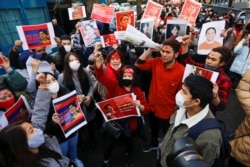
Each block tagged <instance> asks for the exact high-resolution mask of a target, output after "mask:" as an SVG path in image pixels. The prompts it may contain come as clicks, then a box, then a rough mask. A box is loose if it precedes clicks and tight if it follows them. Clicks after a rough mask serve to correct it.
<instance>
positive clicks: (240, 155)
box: [229, 69, 250, 167]
mask: <svg viewBox="0 0 250 167" xmlns="http://www.w3.org/2000/svg"><path fill="white" fill-rule="evenodd" d="M249 87H250V69H248V70H247V71H246V72H245V73H244V75H243V77H242V79H241V80H240V82H239V85H238V86H237V88H236V89H235V92H236V95H237V98H238V100H239V102H240V105H241V107H242V108H243V110H244V111H245V114H246V116H245V118H244V119H243V121H242V122H241V124H240V125H239V127H238V128H237V129H236V131H235V133H234V139H233V140H231V142H230V144H231V147H232V153H231V156H232V157H233V158H235V159H236V160H237V161H238V162H239V163H241V165H240V164H234V163H233V162H231V160H229V167H234V166H239V167H241V166H243V165H244V166H249V163H250V157H249V150H250V147H249V141H250V136H249V111H250V110H249V109H250V103H249V98H250V92H249Z"/></svg>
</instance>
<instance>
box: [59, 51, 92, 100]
mask: <svg viewBox="0 0 250 167" xmlns="http://www.w3.org/2000/svg"><path fill="white" fill-rule="evenodd" d="M71 55H73V56H75V57H77V59H78V60H79V61H80V59H79V57H78V55H77V54H76V53H74V52H69V53H67V54H66V56H65V58H64V70H63V77H64V78H63V84H64V85H65V87H67V88H68V89H69V90H70V91H73V90H75V85H74V82H73V80H72V75H73V73H72V70H71V68H70V67H69V57H70V56H71ZM77 76H78V78H79V82H80V86H81V89H82V94H84V95H86V94H87V93H88V90H89V86H90V83H89V82H88V77H87V74H86V72H85V71H84V69H83V67H82V64H81V65H80V67H79V69H78V71H77Z"/></svg>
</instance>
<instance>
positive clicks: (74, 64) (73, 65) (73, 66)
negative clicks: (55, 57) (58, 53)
mask: <svg viewBox="0 0 250 167" xmlns="http://www.w3.org/2000/svg"><path fill="white" fill-rule="evenodd" d="M80 65H81V64H80V63H79V61H78V60H74V61H72V62H70V63H69V67H70V68H71V70H73V71H77V70H78V69H79V67H80Z"/></svg>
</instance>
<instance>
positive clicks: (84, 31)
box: [80, 20, 101, 47]
mask: <svg viewBox="0 0 250 167" xmlns="http://www.w3.org/2000/svg"><path fill="white" fill-rule="evenodd" d="M80 32H81V35H82V38H83V41H84V44H85V46H86V47H91V46H94V45H95V43H96V42H101V37H100V32H99V30H98V27H97V24H96V21H95V20H86V21H82V22H81V26H80Z"/></svg>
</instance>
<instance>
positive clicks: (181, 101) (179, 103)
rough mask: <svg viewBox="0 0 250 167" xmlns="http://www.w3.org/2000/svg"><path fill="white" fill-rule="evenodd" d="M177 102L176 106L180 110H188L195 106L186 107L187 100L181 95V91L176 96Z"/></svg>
mask: <svg viewBox="0 0 250 167" xmlns="http://www.w3.org/2000/svg"><path fill="white" fill-rule="evenodd" d="M175 102H176V105H177V106H179V107H180V108H187V107H192V106H193V105H189V106H184V102H185V98H184V97H183V96H182V95H181V92H180V91H179V92H178V93H177V94H176V95H175Z"/></svg>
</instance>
